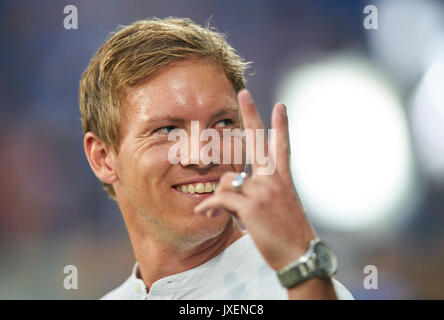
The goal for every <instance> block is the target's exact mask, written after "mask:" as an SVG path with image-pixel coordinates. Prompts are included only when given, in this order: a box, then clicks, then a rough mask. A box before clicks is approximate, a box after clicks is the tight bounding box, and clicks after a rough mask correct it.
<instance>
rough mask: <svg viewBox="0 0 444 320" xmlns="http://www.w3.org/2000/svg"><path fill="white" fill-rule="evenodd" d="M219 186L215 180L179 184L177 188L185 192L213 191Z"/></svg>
mask: <svg viewBox="0 0 444 320" xmlns="http://www.w3.org/2000/svg"><path fill="white" fill-rule="evenodd" d="M216 188H217V184H216V183H215V182H206V183H201V182H199V183H196V184H183V185H180V186H177V187H176V189H177V190H179V191H182V192H183V193H211V192H214V191H215V190H216Z"/></svg>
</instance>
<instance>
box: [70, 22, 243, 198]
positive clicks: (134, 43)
mask: <svg viewBox="0 0 444 320" xmlns="http://www.w3.org/2000/svg"><path fill="white" fill-rule="evenodd" d="M192 57H202V58H210V59H212V60H214V61H215V62H216V63H218V64H219V65H220V66H222V68H223V69H224V71H225V73H226V75H227V77H228V79H229V80H230V81H231V83H232V84H233V88H234V90H235V91H236V92H238V91H240V90H241V89H243V88H244V87H245V83H246V80H245V70H246V69H247V68H248V65H249V63H248V62H245V61H244V60H243V59H242V58H241V57H240V56H239V55H238V54H237V53H236V50H234V48H233V47H231V46H230V45H229V44H228V42H227V41H226V38H225V35H224V34H221V33H219V32H217V31H216V30H214V28H213V27H211V26H210V24H209V23H208V24H207V26H205V27H202V26H200V25H198V24H196V23H194V22H193V21H191V20H190V19H186V18H174V17H168V18H164V19H158V18H153V19H147V20H141V21H136V22H134V23H133V24H131V25H129V26H126V27H123V28H121V29H120V30H119V31H117V32H115V33H114V34H112V35H111V37H110V38H109V39H108V40H107V41H106V42H105V44H104V45H103V46H102V47H101V48H99V50H97V52H96V53H95V55H94V56H93V58H92V59H91V62H90V64H89V66H88V68H87V69H86V70H85V72H84V73H83V75H82V78H81V80H80V88H79V106H80V113H81V116H82V128H83V133H87V132H89V131H91V132H93V133H95V134H96V135H97V136H98V137H99V138H100V139H101V140H102V141H103V142H104V143H106V144H107V145H109V146H110V147H111V148H112V149H113V150H115V151H117V152H118V150H119V145H120V117H121V114H122V110H123V108H124V101H125V98H126V97H125V92H126V90H127V89H128V88H131V87H133V86H135V85H136V84H137V83H138V82H139V81H140V80H142V79H144V78H146V77H147V76H149V75H151V74H153V73H155V72H156V71H158V70H159V69H161V68H162V67H164V66H166V65H167V64H169V63H171V62H173V61H177V60H182V59H187V58H192ZM102 185H103V188H104V189H105V191H106V192H107V193H108V194H109V196H110V197H111V198H113V199H115V192H114V189H113V187H112V185H110V184H106V183H103V184H102Z"/></svg>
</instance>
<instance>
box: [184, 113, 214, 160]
mask: <svg viewBox="0 0 444 320" xmlns="http://www.w3.org/2000/svg"><path fill="white" fill-rule="evenodd" d="M188 146H189V148H188V153H187V154H186V156H185V157H180V159H181V160H180V164H181V165H182V166H184V167H185V166H194V167H198V168H202V169H204V168H209V167H212V166H214V165H216V164H219V163H220V136H219V133H218V131H217V130H215V129H203V130H199V122H198V121H192V122H191V134H190V135H189V136H188Z"/></svg>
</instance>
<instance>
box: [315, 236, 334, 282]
mask: <svg viewBox="0 0 444 320" xmlns="http://www.w3.org/2000/svg"><path fill="white" fill-rule="evenodd" d="M315 252H316V255H317V258H318V265H319V269H318V270H319V271H320V273H321V274H320V275H321V276H325V277H330V276H332V275H334V274H335V273H336V272H337V271H338V258H337V257H336V255H335V253H334V252H333V251H332V250H331V249H330V248H329V247H327V245H325V244H324V243H323V242H318V243H317V244H316V247H315Z"/></svg>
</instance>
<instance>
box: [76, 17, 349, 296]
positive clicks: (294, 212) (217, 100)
mask: <svg viewBox="0 0 444 320" xmlns="http://www.w3.org/2000/svg"><path fill="white" fill-rule="evenodd" d="M247 66H248V63H246V62H244V61H243V60H242V59H241V58H240V57H239V56H238V54H237V53H236V51H235V50H234V49H233V48H232V47H231V46H230V45H229V44H228V43H227V42H226V40H225V38H224V36H223V35H221V34H220V33H217V32H215V31H213V30H211V29H210V28H203V27H201V26H199V25H197V24H195V23H193V22H192V21H191V20H189V19H178V18H166V19H152V20H143V21H138V22H135V23H133V24H132V25H130V26H128V27H125V28H123V29H121V30H120V31H119V32H117V33H116V34H114V35H113V36H112V37H111V38H110V39H108V40H107V41H106V43H105V44H104V45H103V46H102V47H101V48H100V49H99V50H98V51H97V53H96V54H95V55H94V57H93V59H92V60H91V63H90V65H89V67H88V68H87V70H86V71H85V73H84V74H83V76H82V79H81V82H80V91H79V103H80V111H81V114H82V126H83V130H84V133H85V136H84V148H85V152H86V156H87V158H88V161H89V164H90V166H91V168H92V170H93V171H94V173H95V174H96V176H97V177H98V179H99V180H100V181H101V182H102V183H103V186H104V188H105V190H106V191H107V192H108V194H109V195H110V196H111V197H112V198H114V199H115V200H116V201H117V202H118V204H119V207H120V209H121V211H122V215H123V218H124V221H125V224H126V226H127V228H128V233H129V236H130V240H131V243H132V246H133V250H134V254H135V257H136V259H137V263H136V264H135V266H134V269H133V273H132V274H131V276H130V277H129V278H128V280H126V281H125V282H124V283H123V284H122V285H121V286H120V287H119V288H117V289H115V290H113V291H112V292H110V293H109V294H107V295H106V296H105V297H103V298H104V299H288V298H290V299H336V298H342V299H347V298H352V297H351V294H350V293H349V292H348V291H347V290H346V289H345V288H344V287H343V286H342V285H341V284H339V283H338V282H337V281H336V280H334V279H332V278H331V277H332V275H333V274H334V273H335V272H336V267H337V266H336V260H335V256H334V254H333V253H332V251H330V250H329V249H328V247H327V246H325V244H323V243H322V242H319V241H318V240H317V239H316V236H315V233H314V231H313V230H312V228H311V226H310V224H309V222H308V221H307V219H306V217H305V215H304V212H303V209H302V206H301V204H300V202H299V200H298V197H297V193H296V190H295V188H294V186H293V183H292V180H291V173H290V166H289V141H288V134H287V133H288V124H287V117H286V111H285V106H284V105H283V104H281V103H279V104H277V105H275V107H274V109H273V114H272V127H273V129H274V130H275V132H276V141H275V143H271V145H270V146H269V148H268V146H267V140H266V139H265V140H264V139H263V140H264V141H265V142H264V146H263V147H264V148H265V150H266V151H267V152H266V154H268V156H269V158H268V159H269V161H272V163H273V164H274V168H275V170H274V171H273V172H272V173H271V174H270V173H267V174H260V169H261V168H262V167H264V166H265V164H264V163H263V162H260V161H254V160H257V159H256V158H257V153H256V152H255V150H256V149H257V148H259V147H260V139H257V138H255V139H254V143H252V144H251V143H250V144H249V146H248V145H247V146H245V144H244V145H243V155H245V154H246V153H248V155H249V156H250V159H252V160H253V161H251V163H252V171H253V172H252V176H251V177H247V176H246V175H245V174H242V175H239V173H240V172H242V171H243V170H244V168H245V161H243V162H242V163H236V162H235V161H216V160H220V159H221V158H219V154H217V152H215V151H214V150H213V151H214V152H213V154H212V156H213V161H210V162H204V161H202V159H200V160H199V159H198V160H197V161H193V160H195V159H194V158H193V152H195V151H196V150H193V148H194V149H198V151H199V150H201V149H203V148H204V146H205V143H203V142H199V143H198V144H197V145H196V144H195V143H194V144H193V142H192V141H190V144H191V146H192V148H191V150H190V151H189V152H187V153H186V154H183V153H182V154H181V155H180V156H181V157H180V161H178V162H176V163H174V161H171V150H172V148H173V147H174V145H175V144H176V142H175V141H172V139H170V135H171V133H172V132H174V131H175V129H178V130H182V132H186V133H190V132H191V131H192V122H193V121H198V123H199V128H200V129H198V130H200V131H203V130H212V132H222V131H223V130H234V129H245V130H251V131H252V132H261V131H260V129H263V125H262V122H261V119H260V116H259V114H258V112H257V110H256V107H255V105H254V103H253V100H252V98H251V96H250V94H249V92H248V91H247V90H245V89H244V88H245V78H244V72H245V69H246V68H247ZM200 131H199V133H200ZM230 139H231V138H230ZM233 139H234V138H233ZM226 140H227V139H221V140H220V141H216V142H217V143H219V142H220V144H222V145H223V146H222V149H223V150H224V151H226V148H227V147H226V145H224V142H226ZM243 141H244V142H245V139H244V140H243ZM233 147H234V145H232V146H231V149H233ZM224 148H225V149H224ZM228 148H230V147H228ZM173 153H174V152H173ZM234 153H235V152H234ZM234 153H233V154H234ZM195 154H196V153H194V155H195ZM197 154H199V152H197ZM214 156H216V158H219V159H215V158H214ZM192 158H193V159H192ZM224 159H225V158H224ZM230 159H231V160H232V157H231V158H230ZM242 159H244V157H243V158H242ZM238 222H240V224H242V225H243V226H244V227H245V228H246V230H245V229H244V228H241V227H240V224H239V223H238ZM277 272H278V273H277Z"/></svg>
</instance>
